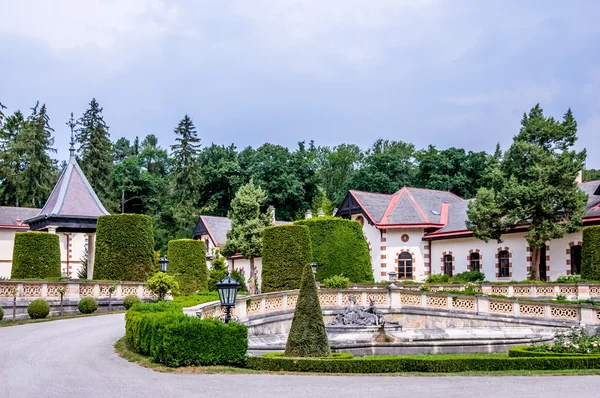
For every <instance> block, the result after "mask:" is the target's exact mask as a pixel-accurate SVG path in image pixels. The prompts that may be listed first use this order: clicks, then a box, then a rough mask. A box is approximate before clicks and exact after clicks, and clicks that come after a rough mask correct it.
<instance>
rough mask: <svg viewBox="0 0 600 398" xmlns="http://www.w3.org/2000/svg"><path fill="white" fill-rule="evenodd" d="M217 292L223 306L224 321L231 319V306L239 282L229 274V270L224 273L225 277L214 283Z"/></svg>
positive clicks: (233, 303) (233, 304) (232, 305)
mask: <svg viewBox="0 0 600 398" xmlns="http://www.w3.org/2000/svg"><path fill="white" fill-rule="evenodd" d="M216 285H217V292H218V293H219V301H220V302H221V306H222V307H225V311H226V313H225V323H228V322H229V320H230V319H231V307H234V306H235V298H236V297H237V291H238V288H239V287H240V283H239V282H238V281H236V280H235V279H233V278H231V277H230V276H229V272H226V273H225V278H223V279H221V280H220V281H219V282H217V283H216Z"/></svg>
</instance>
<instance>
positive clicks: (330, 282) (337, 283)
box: [323, 275, 350, 289]
mask: <svg viewBox="0 0 600 398" xmlns="http://www.w3.org/2000/svg"><path fill="white" fill-rule="evenodd" d="M323 283H324V284H325V287H326V288H327V289H347V288H348V285H350V279H348V278H346V277H345V276H344V275H333V276H332V277H330V278H327V279H325V280H324V281H323Z"/></svg>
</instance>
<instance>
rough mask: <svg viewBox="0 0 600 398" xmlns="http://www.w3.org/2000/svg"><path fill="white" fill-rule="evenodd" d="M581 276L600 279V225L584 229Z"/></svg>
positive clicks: (593, 279) (595, 279)
mask: <svg viewBox="0 0 600 398" xmlns="http://www.w3.org/2000/svg"><path fill="white" fill-rule="evenodd" d="M582 243H583V245H582V247H581V278H583V279H588V280H592V281H597V280H600V225H595V226H592V227H586V228H584V229H583V239H582Z"/></svg>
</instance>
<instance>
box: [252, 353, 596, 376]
mask: <svg viewBox="0 0 600 398" xmlns="http://www.w3.org/2000/svg"><path fill="white" fill-rule="evenodd" d="M248 367H249V368H250V369H255V370H262V371H275V372H315V373H316V372H319V373H400V372H438V373H454V372H468V371H488V372H489V371H506V370H565V369H600V357H596V356H588V357H583V356H579V357H572V356H571V357H533V358H507V357H499V356H483V355H455V356H452V357H449V356H446V357H441V358H436V356H435V355H431V356H426V357H419V356H412V357H411V356H404V357H401V356H398V357H386V356H382V357H358V358H357V357H355V358H353V359H318V358H287V357H285V358H276V357H270V358H265V357H249V358H248Z"/></svg>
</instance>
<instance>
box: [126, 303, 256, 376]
mask: <svg viewBox="0 0 600 398" xmlns="http://www.w3.org/2000/svg"><path fill="white" fill-rule="evenodd" d="M125 330H126V334H125V336H126V338H127V341H128V342H129V343H130V344H131V346H132V347H133V348H134V349H135V350H137V351H138V352H140V353H141V354H144V355H149V356H150V357H151V358H152V361H153V362H158V363H162V364H165V365H167V366H199V365H200V366H207V365H230V366H231V365H233V366H243V365H244V364H245V362H246V351H247V350H248V329H247V327H246V326H245V325H240V324H237V323H235V322H230V323H229V324H227V325H226V324H224V323H223V322H221V321H219V320H218V319H213V318H211V319H204V320H201V319H199V318H196V317H190V316H186V315H184V314H183V313H182V311H181V306H178V305H176V304H174V303H156V304H154V303H153V304H136V305H134V306H133V307H132V308H131V309H130V310H129V311H128V312H127V314H126V315H125Z"/></svg>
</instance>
